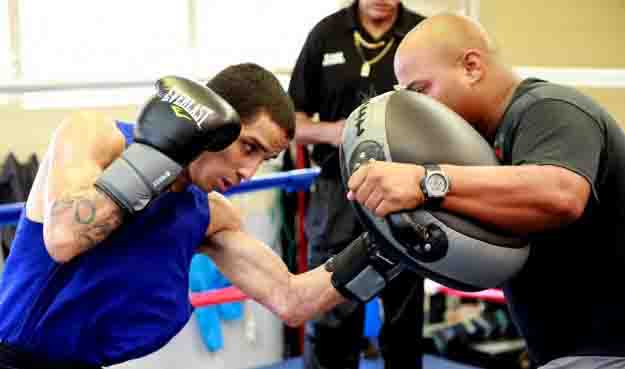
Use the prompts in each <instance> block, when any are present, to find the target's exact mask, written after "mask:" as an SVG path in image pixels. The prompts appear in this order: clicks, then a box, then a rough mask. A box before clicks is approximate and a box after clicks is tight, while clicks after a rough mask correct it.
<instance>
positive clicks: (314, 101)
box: [289, 2, 424, 175]
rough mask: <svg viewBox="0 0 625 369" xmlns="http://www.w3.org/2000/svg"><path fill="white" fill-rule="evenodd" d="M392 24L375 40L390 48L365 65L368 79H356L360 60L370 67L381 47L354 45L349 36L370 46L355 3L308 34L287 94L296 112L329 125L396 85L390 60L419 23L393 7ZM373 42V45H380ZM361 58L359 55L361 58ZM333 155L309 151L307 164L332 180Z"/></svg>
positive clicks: (324, 148)
mask: <svg viewBox="0 0 625 369" xmlns="http://www.w3.org/2000/svg"><path fill="white" fill-rule="evenodd" d="M399 7H400V8H399V14H398V17H397V20H396V21H395V24H394V25H393V27H392V28H391V30H390V31H389V32H387V34H385V35H383V36H382V37H381V38H380V40H382V41H384V42H385V45H388V43H389V42H392V45H391V46H390V47H389V49H388V50H386V51H385V52H384V54H383V57H382V58H381V59H380V60H379V61H376V62H375V63H374V64H372V65H371V71H370V75H369V77H366V78H363V77H361V75H360V72H361V66H362V64H363V62H364V60H363V58H364V59H366V60H369V61H371V60H372V59H374V58H375V57H376V56H377V55H378V54H379V53H381V52H383V51H382V50H384V49H385V47H380V48H378V49H373V50H371V49H368V48H366V47H361V48H360V52H359V50H358V48H357V47H356V45H355V42H354V31H358V32H359V33H360V34H361V35H362V37H363V38H364V39H365V40H367V41H369V42H373V41H374V40H373V39H372V38H371V36H370V35H369V34H368V33H367V32H366V31H365V30H364V29H363V28H362V26H361V25H360V23H359V20H358V15H357V14H358V2H354V4H353V5H352V6H350V7H347V8H343V9H341V10H339V11H337V12H336V13H334V14H331V15H329V16H327V17H326V18H324V19H323V20H321V21H320V22H319V23H318V24H317V25H316V26H315V27H314V28H313V29H312V31H311V32H310V33H309V34H308V38H307V39H306V43H305V44H304V47H303V48H302V51H301V53H300V55H299V57H298V59H297V63H296V65H295V68H294V69H293V74H292V76H291V82H290V84H289V94H290V95H291V97H292V99H293V102H294V104H295V109H296V110H297V111H302V112H305V113H308V114H309V115H313V114H314V113H319V118H320V120H321V121H328V122H334V121H337V120H340V119H343V118H347V116H348V115H349V114H350V113H351V112H352V111H353V110H354V109H356V108H357V107H358V106H359V105H360V104H361V103H363V102H364V101H366V100H367V99H368V98H371V97H373V96H376V95H379V94H381V93H384V92H388V91H391V90H392V89H393V86H394V85H395V84H396V83H397V80H396V78H395V72H394V70H393V58H394V55H395V51H396V50H397V45H398V44H399V42H400V41H401V40H402V38H403V37H404V36H405V34H406V33H408V31H410V30H411V29H412V28H413V27H414V26H415V25H416V24H417V23H419V22H420V21H421V20H423V19H424V18H423V17H422V16H420V15H418V14H415V13H413V12H411V11H409V10H408V9H405V8H404V7H403V6H402V5H401V3H400V4H399ZM380 40H375V41H380ZM361 53H362V54H361ZM336 155H337V149H336V148H334V147H332V146H331V145H315V148H314V150H313V159H314V160H315V161H316V162H317V163H318V164H320V165H321V166H322V167H323V169H324V172H325V173H324V174H327V173H330V172H331V175H338V173H339V172H338V157H337V156H336Z"/></svg>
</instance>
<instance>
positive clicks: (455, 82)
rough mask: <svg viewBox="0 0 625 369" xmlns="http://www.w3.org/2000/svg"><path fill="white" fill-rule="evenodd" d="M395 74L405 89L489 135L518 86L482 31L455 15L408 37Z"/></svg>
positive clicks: (442, 17)
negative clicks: (422, 95) (445, 106)
mask: <svg viewBox="0 0 625 369" xmlns="http://www.w3.org/2000/svg"><path fill="white" fill-rule="evenodd" d="M395 75H396V76H397V80H398V81H399V83H400V84H401V85H403V86H405V87H406V88H408V89H410V90H414V91H417V92H421V93H423V94H426V95H429V96H430V97H432V98H434V99H436V100H438V101H440V102H442V103H443V104H445V105H447V106H448V107H449V108H451V109H452V110H454V111H455V112H456V113H458V114H460V115H461V116H462V117H464V118H465V119H466V120H467V121H469V122H471V123H472V124H473V125H474V126H476V128H478V130H479V131H480V132H482V133H485V134H488V133H489V132H490V131H492V129H493V127H494V124H495V121H497V119H498V115H499V112H500V111H501V110H502V109H503V108H505V105H506V103H507V102H506V99H507V98H508V96H509V95H510V93H511V91H512V90H513V89H514V87H515V85H516V84H517V83H518V78H517V77H516V75H515V74H514V72H513V71H512V70H511V69H510V68H509V67H507V66H505V65H504V64H503V63H502V62H501V61H500V58H499V57H498V55H497V49H496V48H495V44H494V42H493V40H492V38H491V37H490V36H489V35H488V34H487V33H486V31H485V30H484V28H483V27H482V26H481V25H480V24H479V23H477V22H476V21H474V20H472V19H470V18H468V17H464V16H460V15H455V14H440V15H435V16H433V17H430V18H428V19H426V20H424V21H422V22H421V23H419V24H418V25H417V26H416V27H415V28H414V29H413V30H412V31H410V32H409V33H408V35H406V37H404V39H403V40H402V42H401V43H400V44H399V47H398V49H397V53H396V54H395Z"/></svg>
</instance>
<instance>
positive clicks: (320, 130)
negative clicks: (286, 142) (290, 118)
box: [295, 112, 345, 146]
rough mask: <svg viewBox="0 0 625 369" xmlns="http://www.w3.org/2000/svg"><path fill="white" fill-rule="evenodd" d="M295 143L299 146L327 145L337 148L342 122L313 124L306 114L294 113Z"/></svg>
mask: <svg viewBox="0 0 625 369" xmlns="http://www.w3.org/2000/svg"><path fill="white" fill-rule="evenodd" d="M295 123H296V127H297V128H296V130H295V141H296V142H297V143H298V144H300V145H307V144H321V143H327V144H331V145H335V146H338V145H339V144H340V143H341V141H342V139H343V127H344V126H345V121H344V120H339V121H337V122H313V120H312V119H311V118H310V117H309V116H308V114H306V113H303V112H297V113H295Z"/></svg>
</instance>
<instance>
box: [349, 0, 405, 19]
mask: <svg viewBox="0 0 625 369" xmlns="http://www.w3.org/2000/svg"><path fill="white" fill-rule="evenodd" d="M398 6H399V0H359V2H358V8H359V10H360V13H361V14H362V15H364V16H365V17H367V18H369V19H371V20H373V21H384V20H387V19H390V18H392V17H393V15H394V14H395V12H396V11H397V8H398Z"/></svg>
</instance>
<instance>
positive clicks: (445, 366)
mask: <svg viewBox="0 0 625 369" xmlns="http://www.w3.org/2000/svg"><path fill="white" fill-rule="evenodd" d="M301 368H303V363H302V359H301V358H295V359H289V360H287V361H283V362H282V363H280V364H276V365H271V366H263V367H259V368H257V369H301ZM382 368H384V361H383V360H382V359H376V360H364V359H363V360H361V361H360V369H382ZM423 368H425V369H434V368H436V369H479V368H478V367H475V366H468V365H464V364H459V363H455V362H452V361H449V360H445V359H442V358H440V357H436V356H431V355H424V356H423ZM407 369H408V368H407Z"/></svg>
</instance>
